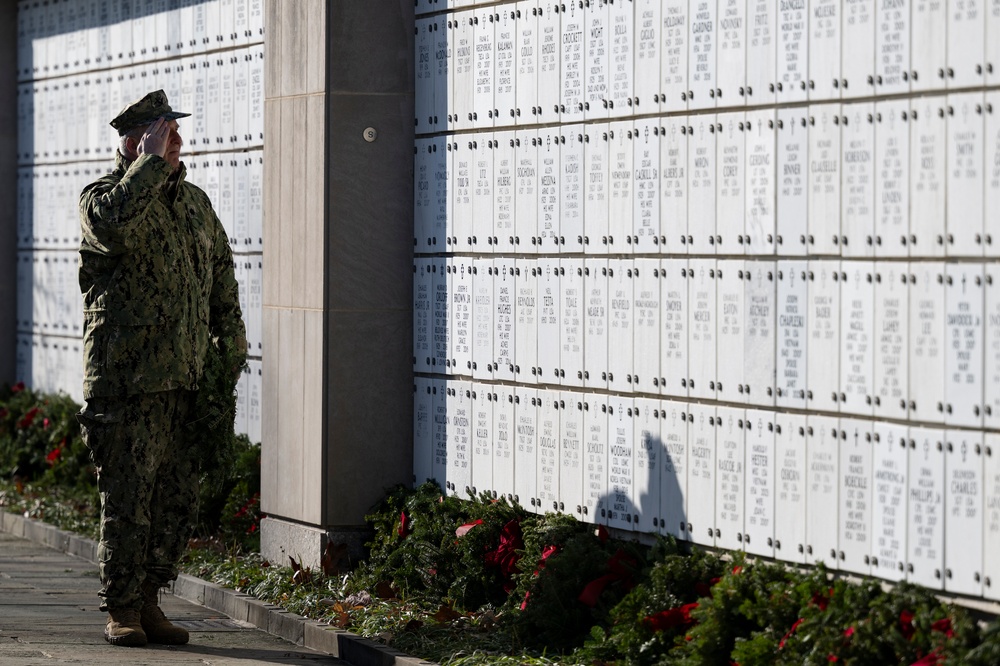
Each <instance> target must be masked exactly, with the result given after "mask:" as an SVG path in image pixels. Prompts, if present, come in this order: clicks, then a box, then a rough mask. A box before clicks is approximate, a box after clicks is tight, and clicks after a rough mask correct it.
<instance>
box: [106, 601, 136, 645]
mask: <svg viewBox="0 0 1000 666" xmlns="http://www.w3.org/2000/svg"><path fill="white" fill-rule="evenodd" d="M104 640H106V641H107V642H109V643H111V644H112V645H123V646H125V647H142V646H143V645H145V644H146V632H144V631H143V630H142V626H141V623H140V621H139V611H137V610H136V609H134V608H122V609H119V610H108V624H107V626H105V627H104Z"/></svg>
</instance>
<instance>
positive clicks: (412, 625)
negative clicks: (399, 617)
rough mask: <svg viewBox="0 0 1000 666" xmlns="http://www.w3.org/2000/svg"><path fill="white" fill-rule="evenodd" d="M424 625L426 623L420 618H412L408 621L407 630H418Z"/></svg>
mask: <svg viewBox="0 0 1000 666" xmlns="http://www.w3.org/2000/svg"><path fill="white" fill-rule="evenodd" d="M422 626H424V623H423V622H421V621H420V620H410V621H409V622H407V623H406V631H416V630H417V629H419V628H420V627H422Z"/></svg>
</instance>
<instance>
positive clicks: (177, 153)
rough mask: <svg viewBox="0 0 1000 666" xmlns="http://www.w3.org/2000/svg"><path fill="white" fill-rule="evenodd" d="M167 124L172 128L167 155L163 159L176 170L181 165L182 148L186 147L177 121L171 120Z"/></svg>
mask: <svg viewBox="0 0 1000 666" xmlns="http://www.w3.org/2000/svg"><path fill="white" fill-rule="evenodd" d="M167 124H168V125H169V126H170V135H169V137H167V154H166V155H164V156H163V159H165V160H166V161H167V163H168V164H169V165H170V166H172V167H173V168H175V169H176V168H177V167H179V166H180V165H181V146H183V145H184V139H182V138H181V135H180V133H179V132H178V125H177V121H176V120H171V121H170V122H169V123H167Z"/></svg>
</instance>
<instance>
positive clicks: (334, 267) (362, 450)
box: [261, 0, 414, 565]
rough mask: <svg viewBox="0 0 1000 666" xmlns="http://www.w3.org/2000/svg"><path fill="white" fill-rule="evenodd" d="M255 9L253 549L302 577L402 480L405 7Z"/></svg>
mask: <svg viewBox="0 0 1000 666" xmlns="http://www.w3.org/2000/svg"><path fill="white" fill-rule="evenodd" d="M266 10H267V15H266V19H265V25H266V26H267V33H266V39H265V62H266V67H267V71H266V77H265V140H264V165H265V176H264V179H265V183H264V253H265V254H264V311H263V322H264V345H265V347H266V351H265V353H264V366H263V381H264V394H263V400H262V404H263V410H264V411H263V442H262V452H261V466H262V492H261V505H262V510H263V511H264V513H266V514H267V516H268V517H267V519H265V520H264V521H263V523H262V525H261V550H262V553H263V555H264V556H265V557H266V558H268V559H270V560H272V561H275V562H287V556H288V555H291V556H294V557H295V558H296V559H297V560H298V559H302V560H303V561H304V562H305V563H306V564H312V565H315V564H317V563H318V562H319V558H320V555H321V553H322V550H323V548H324V547H325V545H326V542H327V540H328V539H333V540H335V541H337V542H344V543H348V545H350V546H351V547H352V549H353V550H355V552H359V551H360V545H361V544H362V543H363V541H364V536H363V526H364V515H365V513H366V512H367V511H368V509H370V508H371V506H372V504H373V503H374V502H375V501H377V500H378V499H379V498H380V497H381V496H382V495H383V493H384V491H385V489H386V488H389V487H391V486H393V485H395V484H398V483H409V482H410V481H411V477H412V383H413V382H412V379H413V377H412V313H411V301H412V248H413V175H412V164H413V131H414V128H413V5H412V2H409V1H408V0H366V1H365V2H356V1H351V0H330V1H325V0H267V4H266ZM369 128H371V129H372V130H374V134H375V137H374V140H373V141H369V140H368V139H370V138H371V136H370V133H368V132H367V131H368V130H369ZM366 133H368V136H367V138H366Z"/></svg>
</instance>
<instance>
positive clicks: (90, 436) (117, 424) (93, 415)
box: [76, 398, 122, 469]
mask: <svg viewBox="0 0 1000 666" xmlns="http://www.w3.org/2000/svg"><path fill="white" fill-rule="evenodd" d="M116 402H119V401H118V400H110V399H106V398H91V399H89V400H87V404H86V406H85V407H84V408H83V409H82V410H80V412H79V413H78V414H77V415H76V420H77V421H78V422H79V423H80V426H81V435H82V436H83V443H84V444H85V445H86V446H87V449H88V450H89V451H90V459H91V460H92V461H93V462H94V464H95V465H97V467H98V469H100V468H101V467H102V466H103V464H104V463H105V462H106V460H107V453H108V449H109V447H110V446H113V445H114V444H115V443H116V442H117V441H118V440H119V438H120V436H121V424H122V413H121V410H122V407H120V406H117V407H116V406H115V405H114V403H116Z"/></svg>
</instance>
